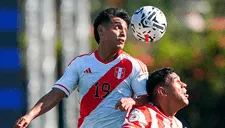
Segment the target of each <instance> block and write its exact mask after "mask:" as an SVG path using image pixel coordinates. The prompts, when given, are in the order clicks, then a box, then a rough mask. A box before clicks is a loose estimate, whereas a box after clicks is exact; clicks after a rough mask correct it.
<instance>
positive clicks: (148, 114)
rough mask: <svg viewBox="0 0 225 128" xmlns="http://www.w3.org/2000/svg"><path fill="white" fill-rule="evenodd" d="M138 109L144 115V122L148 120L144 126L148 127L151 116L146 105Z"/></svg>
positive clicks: (150, 122)
mask: <svg viewBox="0 0 225 128" xmlns="http://www.w3.org/2000/svg"><path fill="white" fill-rule="evenodd" d="M139 109H140V110H141V112H143V114H144V115H145V120H146V122H148V123H147V124H146V126H145V127H146V128H150V126H151V125H152V116H151V113H150V111H149V110H148V108H147V107H140V108H139Z"/></svg>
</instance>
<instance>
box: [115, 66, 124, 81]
mask: <svg viewBox="0 0 225 128" xmlns="http://www.w3.org/2000/svg"><path fill="white" fill-rule="evenodd" d="M125 73H126V69H125V68H121V67H116V68H115V72H114V76H115V77H116V78H117V79H123V77H124V76H125Z"/></svg>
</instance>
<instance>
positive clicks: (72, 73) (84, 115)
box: [15, 8, 148, 128]
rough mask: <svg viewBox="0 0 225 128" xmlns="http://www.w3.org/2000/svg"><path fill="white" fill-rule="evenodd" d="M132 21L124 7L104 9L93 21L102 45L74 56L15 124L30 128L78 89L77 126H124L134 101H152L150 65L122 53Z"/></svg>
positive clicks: (88, 127) (98, 39)
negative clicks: (147, 84)
mask: <svg viewBox="0 0 225 128" xmlns="http://www.w3.org/2000/svg"><path fill="white" fill-rule="evenodd" d="M129 24H130V17H129V15H128V13H127V12H125V11H124V10H122V9H120V8H108V9H106V10H103V11H102V12H101V13H100V14H99V15H98V16H97V18H96V19H95V21H94V35H95V39H96V41H97V43H98V44H99V47H98V49H97V50H95V51H93V52H91V53H89V54H84V55H80V56H77V57H75V58H74V59H73V60H72V61H71V62H70V63H69V65H68V67H67V68H66V70H65V73H64V75H63V76H62V77H61V78H60V79H59V80H58V81H57V82H56V83H55V84H54V86H53V88H52V90H51V91H50V92H49V93H48V94H46V95H45V96H43V97H42V98H41V99H40V100H39V101H38V102H37V104H36V105H35V106H34V107H33V108H32V109H31V110H30V111H29V112H28V113H27V114H26V115H25V116H23V117H21V118H20V119H19V120H18V121H17V122H16V125H15V128H26V127H27V126H28V124H29V123H30V122H31V121H32V120H33V119H34V118H36V117H38V116H40V115H41V114H43V113H45V112H47V111H49V110H50V109H51V108H53V107H54V106H56V105H57V104H58V103H59V102H60V101H61V100H62V99H63V98H64V97H68V96H69V95H70V94H71V93H72V92H73V91H74V90H77V89H79V103H80V118H79V120H78V126H74V127H81V128H118V127H122V124H123V121H124V118H125V116H126V112H124V111H129V110H131V108H132V106H133V105H143V104H146V103H148V97H147V96H146V94H147V92H146V86H145V85H146V81H147V78H148V72H147V67H146V65H145V64H143V63H142V62H141V61H139V60H137V59H135V58H133V57H131V56H130V55H128V54H126V53H125V52H123V48H124V45H125V41H126V39H127V30H128V26H129ZM135 97H139V98H135ZM118 108H119V109H118Z"/></svg>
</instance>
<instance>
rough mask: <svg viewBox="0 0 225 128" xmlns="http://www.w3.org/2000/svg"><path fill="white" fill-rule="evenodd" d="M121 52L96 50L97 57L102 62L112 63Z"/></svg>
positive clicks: (103, 49) (105, 49)
mask: <svg viewBox="0 0 225 128" xmlns="http://www.w3.org/2000/svg"><path fill="white" fill-rule="evenodd" d="M120 52H121V50H118V49H117V50H111V49H107V48H102V47H99V48H98V55H99V57H100V58H101V59H102V60H104V61H112V60H114V59H116V58H117V57H118V54H119V53H120Z"/></svg>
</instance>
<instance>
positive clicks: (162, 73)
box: [146, 67, 175, 102]
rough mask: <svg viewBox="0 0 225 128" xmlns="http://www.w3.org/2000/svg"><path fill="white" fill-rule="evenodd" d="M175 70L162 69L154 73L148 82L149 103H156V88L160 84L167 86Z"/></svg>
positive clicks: (169, 68)
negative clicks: (167, 79) (168, 79)
mask: <svg viewBox="0 0 225 128" xmlns="http://www.w3.org/2000/svg"><path fill="white" fill-rule="evenodd" d="M173 72H175V70H174V69H173V68H171V67H165V68H160V69H158V70H155V71H153V72H152V73H151V74H150V75H149V77H148V80H147V84H146V89H147V93H148V95H149V101H150V102H154V100H155V95H154V94H155V93H154V90H155V88H156V87H157V86H158V85H159V84H160V85H162V86H166V85H168V84H169V83H167V81H166V78H167V76H168V75H169V74H172V73H173Z"/></svg>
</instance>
